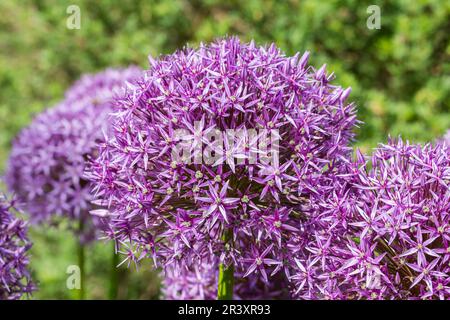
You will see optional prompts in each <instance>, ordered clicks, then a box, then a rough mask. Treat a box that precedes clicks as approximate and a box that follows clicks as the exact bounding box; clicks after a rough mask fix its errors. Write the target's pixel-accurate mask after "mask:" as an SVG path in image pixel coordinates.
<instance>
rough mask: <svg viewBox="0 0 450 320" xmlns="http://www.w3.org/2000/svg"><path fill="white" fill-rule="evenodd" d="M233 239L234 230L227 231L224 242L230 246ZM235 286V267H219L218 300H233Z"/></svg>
mask: <svg viewBox="0 0 450 320" xmlns="http://www.w3.org/2000/svg"><path fill="white" fill-rule="evenodd" d="M232 239H233V230H232V229H228V230H225V231H224V233H223V236H222V240H223V241H224V242H225V244H228V242H230V241H231V240H232ZM233 286H234V266H233V265H230V266H225V265H224V264H223V263H221V264H220V266H219V284H218V288H217V299H218V300H232V299H233Z"/></svg>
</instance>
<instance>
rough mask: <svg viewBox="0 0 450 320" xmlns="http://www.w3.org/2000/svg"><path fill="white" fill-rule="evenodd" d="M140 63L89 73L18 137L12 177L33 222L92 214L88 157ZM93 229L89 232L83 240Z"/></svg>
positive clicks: (9, 176) (10, 168)
mask: <svg viewBox="0 0 450 320" xmlns="http://www.w3.org/2000/svg"><path fill="white" fill-rule="evenodd" d="M138 75H139V69H138V68H136V67H130V68H128V69H117V70H115V69H108V70H106V71H104V72H101V73H98V74H95V75H85V76H83V77H82V78H81V79H80V80H79V81H78V82H76V83H75V85H74V86H73V87H72V88H70V89H69V90H68V91H67V93H66V96H65V100H63V101H62V102H61V103H59V104H58V105H57V106H55V107H53V108H51V109H48V110H47V111H44V112H43V113H41V114H39V115H38V116H37V117H36V118H35V119H34V120H33V122H32V123H31V124H30V125H29V126H28V127H27V128H25V129H24V130H22V132H21V133H20V134H19V136H18V137H17V138H16V139H15V141H14V142H13V148H12V151H11V155H10V158H9V161H8V166H7V173H6V183H7V185H8V187H9V189H10V190H11V191H13V192H14V193H15V194H16V195H17V196H18V198H19V199H20V200H21V202H23V203H24V205H25V208H24V209H25V211H26V212H27V213H29V214H30V216H31V220H32V221H33V222H43V221H50V220H54V219H53V218H54V217H55V216H62V217H68V218H70V219H72V220H80V219H81V220H87V219H86V218H87V217H88V211H89V210H90V209H92V204H91V203H90V201H91V199H92V195H91V194H90V187H89V184H88V181H87V180H85V179H84V178H83V173H84V168H85V162H86V160H87V159H89V158H90V157H93V156H95V152H96V146H97V144H98V143H99V142H100V141H101V140H102V139H103V135H104V133H105V132H106V131H107V130H108V114H109V113H110V112H111V111H112V109H113V104H112V97H113V95H114V94H115V93H117V92H118V91H120V90H121V88H122V87H123V86H124V85H126V81H128V80H132V79H133V78H135V77H137V76H138ZM91 235H92V234H89V233H86V234H83V239H82V240H83V241H84V240H87V238H86V237H89V236H91Z"/></svg>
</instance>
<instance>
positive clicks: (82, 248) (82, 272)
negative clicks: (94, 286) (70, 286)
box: [78, 219, 86, 300]
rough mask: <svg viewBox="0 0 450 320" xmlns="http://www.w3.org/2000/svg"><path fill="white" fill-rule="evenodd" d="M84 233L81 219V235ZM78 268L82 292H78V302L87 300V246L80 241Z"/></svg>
mask: <svg viewBox="0 0 450 320" xmlns="http://www.w3.org/2000/svg"><path fill="white" fill-rule="evenodd" d="M83 231H84V221H83V219H80V224H79V232H80V235H82V234H83ZM78 267H79V268H80V290H79V292H78V300H84V299H85V297H86V296H85V290H84V286H85V245H84V243H83V242H82V241H80V240H78Z"/></svg>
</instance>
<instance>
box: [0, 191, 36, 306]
mask: <svg viewBox="0 0 450 320" xmlns="http://www.w3.org/2000/svg"><path fill="white" fill-rule="evenodd" d="M13 210H14V208H13V204H12V203H8V202H7V201H6V199H5V198H4V197H3V195H1V194H0V300H14V299H19V298H20V297H22V295H24V294H30V293H31V292H32V291H33V290H34V289H35V287H34V284H33V283H32V281H31V277H30V274H29V272H28V263H29V261H28V250H29V249H30V248H31V243H30V241H29V240H28V237H27V223H26V222H24V221H23V220H21V219H19V218H17V217H15V216H14V213H13Z"/></svg>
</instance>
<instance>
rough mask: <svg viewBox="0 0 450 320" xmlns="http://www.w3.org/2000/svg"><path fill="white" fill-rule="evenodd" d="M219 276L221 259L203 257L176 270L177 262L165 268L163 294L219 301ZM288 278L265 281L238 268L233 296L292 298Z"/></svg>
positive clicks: (172, 296)
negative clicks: (186, 266)
mask: <svg viewBox="0 0 450 320" xmlns="http://www.w3.org/2000/svg"><path fill="white" fill-rule="evenodd" d="M218 277H219V260H218V259H217V258H213V259H202V261H201V263H198V264H194V265H192V266H190V267H189V268H183V269H180V270H176V269H175V267H174V265H173V264H172V265H169V266H168V267H167V268H166V269H165V273H164V277H163V283H162V286H163V288H162V291H163V292H162V293H163V298H164V299H168V300H215V299H217V283H218ZM288 289H289V284H288V283H287V279H286V278H285V277H282V276H277V277H275V279H272V281H270V283H265V282H263V281H261V279H260V278H259V277H258V276H257V275H256V274H252V275H250V276H249V277H245V278H244V277H243V273H242V272H239V271H237V272H236V274H235V280H234V295H233V299H237V300H269V299H289V297H290V295H289V291H288Z"/></svg>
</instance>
